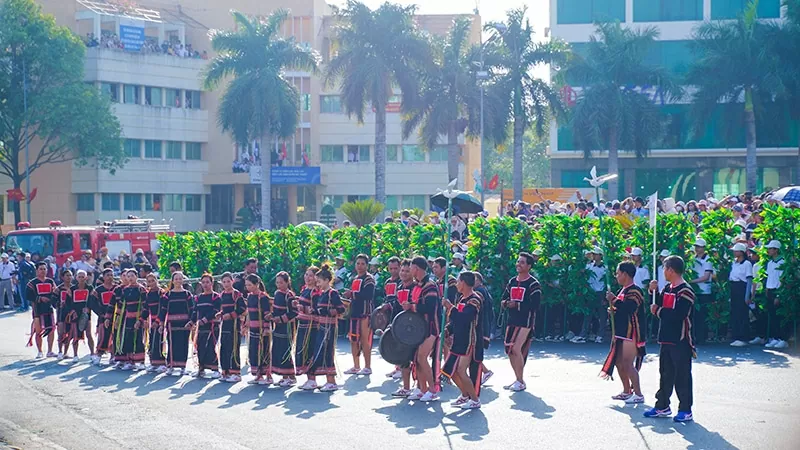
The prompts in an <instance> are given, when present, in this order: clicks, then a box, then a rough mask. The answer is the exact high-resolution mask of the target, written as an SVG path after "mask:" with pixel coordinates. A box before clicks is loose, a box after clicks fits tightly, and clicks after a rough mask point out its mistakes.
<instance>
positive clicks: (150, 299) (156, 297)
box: [145, 272, 167, 372]
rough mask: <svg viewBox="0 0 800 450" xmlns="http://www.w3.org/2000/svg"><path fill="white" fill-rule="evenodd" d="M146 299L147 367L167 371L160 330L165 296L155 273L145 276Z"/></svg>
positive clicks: (153, 370)
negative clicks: (147, 316)
mask: <svg viewBox="0 0 800 450" xmlns="http://www.w3.org/2000/svg"><path fill="white" fill-rule="evenodd" d="M145 283H147V286H146V287H145V290H146V292H145V300H146V302H147V310H148V311H150V326H149V327H148V330H147V331H148V333H149V334H148V338H147V345H148V346H149V347H148V351H147V353H148V357H149V358H150V365H149V366H148V367H147V371H148V372H165V371H166V370H167V366H166V364H167V361H166V360H165V359H164V335H163V334H162V333H160V332H159V331H158V330H159V329H161V322H160V321H159V313H160V311H159V309H160V308H161V298H162V297H163V296H164V290H163V289H161V287H159V285H158V278H156V275H155V274H154V273H152V272H151V273H148V274H147V276H146V277H145Z"/></svg>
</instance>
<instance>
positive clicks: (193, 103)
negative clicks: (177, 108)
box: [185, 91, 200, 109]
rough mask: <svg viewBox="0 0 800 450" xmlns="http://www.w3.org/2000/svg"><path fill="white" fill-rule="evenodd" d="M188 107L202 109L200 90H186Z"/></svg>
mask: <svg viewBox="0 0 800 450" xmlns="http://www.w3.org/2000/svg"><path fill="white" fill-rule="evenodd" d="M185 104H186V107H187V108H189V109H200V91H186V103H185Z"/></svg>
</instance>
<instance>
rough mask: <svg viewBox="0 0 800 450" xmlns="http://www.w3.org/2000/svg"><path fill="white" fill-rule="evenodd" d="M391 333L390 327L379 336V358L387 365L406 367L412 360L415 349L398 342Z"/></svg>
mask: <svg viewBox="0 0 800 450" xmlns="http://www.w3.org/2000/svg"><path fill="white" fill-rule="evenodd" d="M391 331H392V328H391V326H390V327H389V328H388V329H387V330H386V332H385V333H383V335H382V336H381V341H380V344H379V345H378V350H379V351H380V354H381V357H382V358H383V359H384V361H386V362H388V363H389V364H394V365H397V366H402V365H406V364H408V363H409V362H410V361H411V360H412V359H413V358H414V350H415V348H414V347H409V346H408V345H405V344H403V343H401V342H399V341H398V340H397V339H395V337H394V334H393V333H392V332H391Z"/></svg>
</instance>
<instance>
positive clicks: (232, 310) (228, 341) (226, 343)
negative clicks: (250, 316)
mask: <svg viewBox="0 0 800 450" xmlns="http://www.w3.org/2000/svg"><path fill="white" fill-rule="evenodd" d="M221 281H222V293H220V311H219V312H218V313H217V318H218V320H219V321H220V322H221V323H222V326H221V329H220V338H219V362H220V366H221V367H222V381H225V382H228V383H238V382H240V381H242V375H241V373H242V372H241V367H240V363H239V358H240V351H239V346H240V342H241V336H242V333H241V329H240V327H239V322H240V320H239V318H240V317H242V315H243V314H244V313H245V312H246V311H247V305H246V304H245V301H244V297H243V296H242V293H241V292H239V291H237V290H236V289H234V288H233V275H231V273H230V272H225V273H223V274H222V279H221Z"/></svg>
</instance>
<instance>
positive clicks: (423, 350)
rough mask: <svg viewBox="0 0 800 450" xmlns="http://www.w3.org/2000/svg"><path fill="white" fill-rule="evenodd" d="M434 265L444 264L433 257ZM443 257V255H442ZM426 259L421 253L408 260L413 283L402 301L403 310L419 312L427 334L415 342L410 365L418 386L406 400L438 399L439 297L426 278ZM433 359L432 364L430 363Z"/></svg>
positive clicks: (433, 285) (432, 282)
mask: <svg viewBox="0 0 800 450" xmlns="http://www.w3.org/2000/svg"><path fill="white" fill-rule="evenodd" d="M437 261H438V262H437V263H434V269H437V266H438V269H437V270H441V269H443V268H445V267H447V266H446V264H444V263H443V262H441V261H439V259H437ZM442 261H444V258H442ZM427 267H428V262H427V261H426V260H425V258H423V257H421V256H417V257H415V258H414V259H413V260H412V261H411V275H412V276H413V277H414V281H416V284H415V286H414V288H413V289H412V291H411V300H410V301H407V302H405V303H403V310H405V311H414V312H417V313H420V314H422V316H423V317H424V318H425V321H426V322H427V323H428V330H429V331H428V336H427V337H426V338H425V340H424V341H423V342H422V344H420V345H419V347H418V348H417V351H416V355H415V359H414V368H415V372H416V376H417V382H418V387H417V388H416V389H414V391H413V392H412V393H411V394H409V396H408V397H407V398H408V399H409V400H420V401H423V402H432V401H438V400H439V396H438V391H439V385H438V382H439V369H440V367H441V366H440V364H441V360H440V355H439V331H440V330H441V328H440V327H441V326H442V325H441V312H442V301H441V297H440V295H439V289H438V288H437V286H436V283H435V282H434V281H433V280H431V279H430V277H429V276H428V273H427V271H426V269H427ZM431 361H433V364H431Z"/></svg>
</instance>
